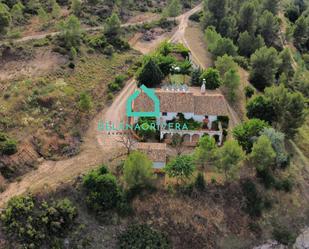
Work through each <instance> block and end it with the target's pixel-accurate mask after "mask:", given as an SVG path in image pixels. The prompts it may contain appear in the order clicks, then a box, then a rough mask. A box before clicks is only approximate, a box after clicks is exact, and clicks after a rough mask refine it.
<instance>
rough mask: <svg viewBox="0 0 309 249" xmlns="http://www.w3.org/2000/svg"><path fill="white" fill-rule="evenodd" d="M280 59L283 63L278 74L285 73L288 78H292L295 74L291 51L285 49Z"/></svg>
mask: <svg viewBox="0 0 309 249" xmlns="http://www.w3.org/2000/svg"><path fill="white" fill-rule="evenodd" d="M279 59H280V61H281V63H280V66H279V70H278V73H279V74H282V73H284V74H285V75H286V76H287V77H288V78H291V77H292V76H293V73H294V69H293V67H292V58H291V54H290V51H289V48H285V49H283V50H282V51H281V52H280V54H279Z"/></svg>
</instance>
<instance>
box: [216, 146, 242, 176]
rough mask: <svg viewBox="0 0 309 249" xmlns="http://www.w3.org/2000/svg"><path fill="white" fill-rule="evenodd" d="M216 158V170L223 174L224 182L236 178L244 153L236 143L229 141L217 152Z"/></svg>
mask: <svg viewBox="0 0 309 249" xmlns="http://www.w3.org/2000/svg"><path fill="white" fill-rule="evenodd" d="M216 158H217V161H216V167H217V169H218V170H219V171H220V172H223V173H224V176H225V180H226V181H231V180H234V179H235V178H236V177H237V176H238V172H239V169H240V167H241V166H242V161H243V160H244V158H245V153H244V151H243V150H242V148H241V146H240V145H239V144H238V143H237V142H236V141H234V140H231V141H227V142H226V143H225V144H224V145H223V146H222V147H221V148H220V149H218V150H217V152H216Z"/></svg>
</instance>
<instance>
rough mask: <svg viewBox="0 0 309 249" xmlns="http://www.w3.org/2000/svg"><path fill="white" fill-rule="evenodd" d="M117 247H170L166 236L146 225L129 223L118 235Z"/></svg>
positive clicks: (167, 248)
mask: <svg viewBox="0 0 309 249" xmlns="http://www.w3.org/2000/svg"><path fill="white" fill-rule="evenodd" d="M118 248H119V249H144V248H149V249H170V248H172V247H171V244H170V242H169V240H168V238H167V236H166V235H165V234H163V233H161V232H159V231H157V230H154V229H152V228H151V227H149V226H148V225H130V226H129V227H128V228H127V230H126V231H125V232H124V233H122V234H121V235H120V236H119V237H118Z"/></svg>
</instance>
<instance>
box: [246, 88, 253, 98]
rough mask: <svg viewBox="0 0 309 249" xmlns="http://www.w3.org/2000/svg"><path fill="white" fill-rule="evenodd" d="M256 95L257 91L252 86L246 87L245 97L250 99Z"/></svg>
mask: <svg viewBox="0 0 309 249" xmlns="http://www.w3.org/2000/svg"><path fill="white" fill-rule="evenodd" d="M254 93H255V90H254V88H253V87H252V86H246V87H245V96H246V97H247V98H248V99H249V98H251V97H252V96H253V95H254Z"/></svg>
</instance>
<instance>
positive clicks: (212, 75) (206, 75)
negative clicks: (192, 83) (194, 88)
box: [200, 68, 221, 90]
mask: <svg viewBox="0 0 309 249" xmlns="http://www.w3.org/2000/svg"><path fill="white" fill-rule="evenodd" d="M204 79H205V81H206V83H205V84H206V89H209V90H214V89H217V88H218V87H220V85H221V78H220V73H219V71H218V70H216V69H213V68H208V69H207V70H206V71H204V72H203V73H202V75H201V76H200V81H201V82H202V81H203V80H204Z"/></svg>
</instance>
